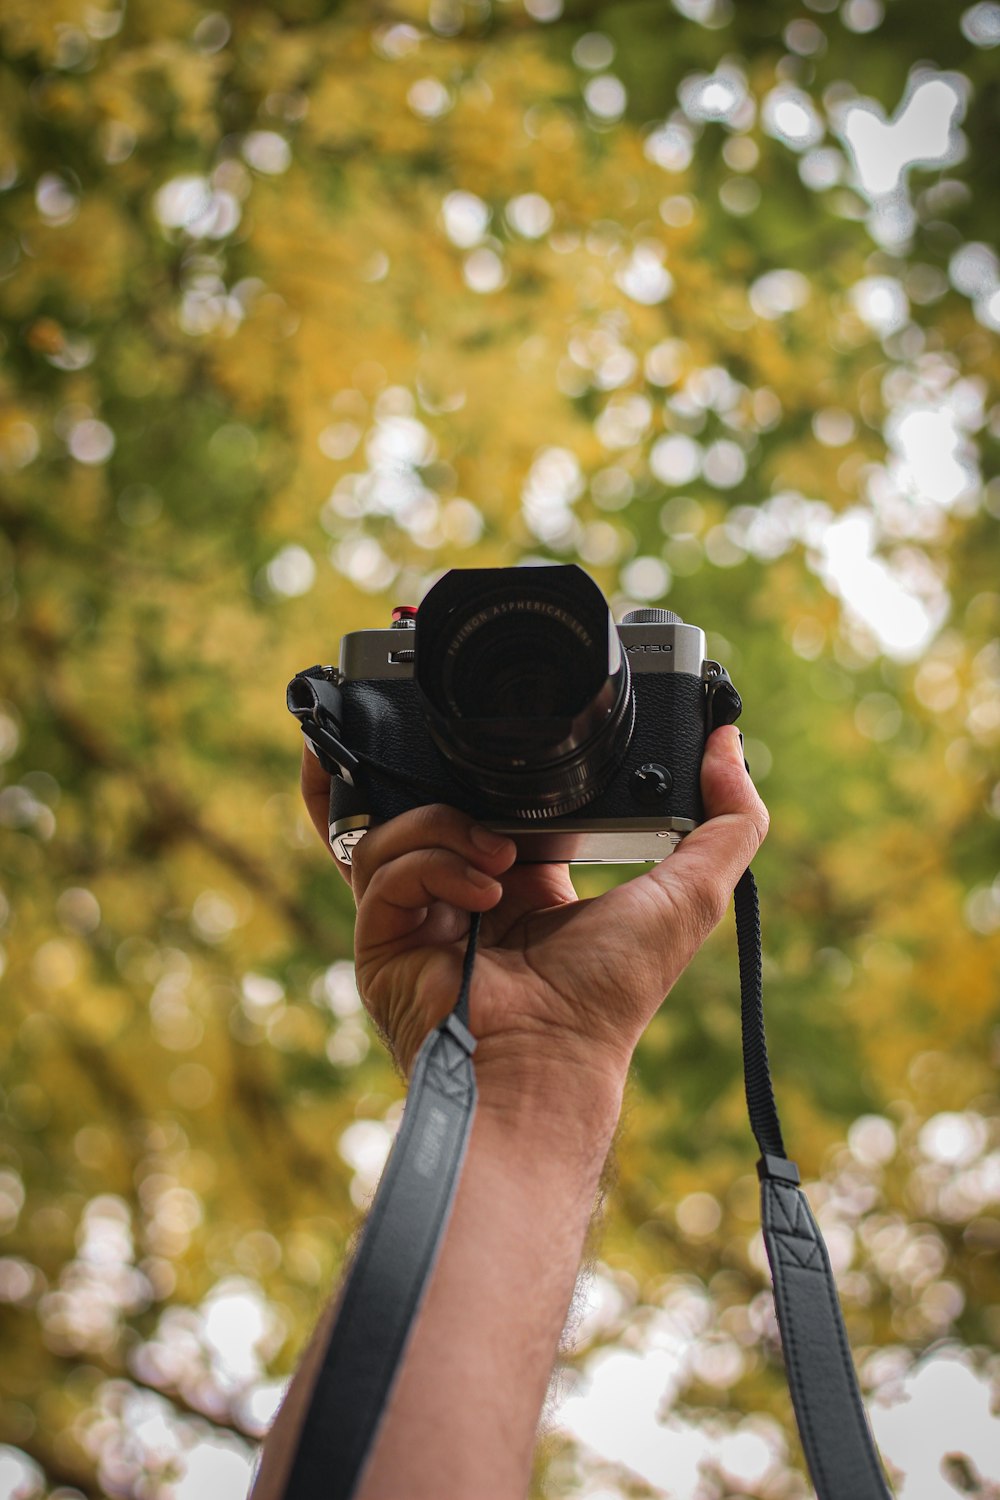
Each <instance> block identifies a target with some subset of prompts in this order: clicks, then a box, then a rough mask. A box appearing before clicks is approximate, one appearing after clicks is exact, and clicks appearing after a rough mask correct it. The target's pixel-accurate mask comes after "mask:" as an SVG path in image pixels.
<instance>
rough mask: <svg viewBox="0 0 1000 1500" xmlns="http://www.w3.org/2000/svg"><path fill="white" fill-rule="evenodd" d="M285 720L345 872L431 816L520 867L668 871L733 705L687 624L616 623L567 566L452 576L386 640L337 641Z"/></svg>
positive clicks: (297, 692) (302, 677) (641, 618)
mask: <svg viewBox="0 0 1000 1500" xmlns="http://www.w3.org/2000/svg"><path fill="white" fill-rule="evenodd" d="M288 706H289V708H290V710H291V711H292V713H294V714H295V715H296V717H298V718H299V720H300V722H301V724H302V729H303V732H304V734H305V736H306V739H307V740H308V742H309V744H310V746H311V748H312V749H313V750H314V751H315V753H316V754H317V755H318V756H319V758H320V760H321V761H322V762H323V764H324V766H325V767H326V769H327V770H328V771H330V772H331V776H332V780H331V795H330V843H331V847H332V848H333V851H334V853H335V854H336V855H337V857H338V858H339V859H341V860H344V861H346V862H347V863H349V862H350V857H351V850H352V848H353V846H354V845H355V844H356V843H357V842H358V840H359V839H360V838H361V837H363V835H364V833H365V832H366V831H367V829H368V828H369V827H370V826H371V825H372V824H373V823H382V822H385V821H386V820H387V819H389V818H392V817H395V816H396V815H397V814H399V813H401V812H405V811H406V810H407V809H409V808H412V807H417V806H420V805H422V804H426V803H428V802H445V803H449V804H450V805H452V806H454V807H458V808H460V809H462V810H463V811H465V812H467V813H470V814H471V815H473V816H474V817H476V818H477V819H478V820H479V821H480V822H483V823H485V824H487V825H488V826H489V827H491V828H495V829H496V830H498V831H500V832H503V833H505V834H508V835H509V836H510V837H512V838H513V839H514V840H515V842H516V844H517V846H518V858H519V859H520V860H522V861H532V862H548V861H553V862H571V863H573V862H576V863H615V864H617V863H629V862H649V861H657V860H661V859H664V858H665V857H666V856H667V855H668V854H670V853H671V852H672V851H673V849H674V848H675V847H676V845H677V843H678V842H679V841H680V839H681V838H682V837H683V836H684V834H685V833H689V832H690V831H691V830H692V829H694V828H695V827H696V826H697V825H698V823H699V822H700V821H701V820H702V818H703V817H704V810H703V807H702V802H701V794H700V790H699V774H700V769H701V760H702V754H703V750H704V744H705V739H706V736H707V734H708V733H709V732H710V730H711V729H712V728H715V727H716V725H718V724H723V723H732V722H733V721H734V720H735V719H736V717H737V716H738V714H739V712H740V709H741V704H740V700H739V695H738V694H737V693H736V690H735V688H733V686H732V683H731V682H730V680H729V677H728V675H727V673H726V672H725V671H724V670H723V669H722V668H721V667H720V666H719V665H718V663H716V662H714V661H711V660H709V659H707V658H706V654H705V637H704V633H703V632H702V631H701V630H700V629H699V628H698V627H697V626H694V625H687V624H684V622H683V621H681V620H680V619H679V618H678V617H677V616H676V615H674V614H672V613H671V612H670V611H668V610H663V609H637V610H632V611H631V612H630V613H628V614H627V615H626V616H625V617H624V619H623V620H622V622H621V624H620V625H617V626H616V625H615V623H614V621H613V620H612V618H611V615H610V611H609V610H608V607H607V604H606V602H605V600H604V598H603V595H602V594H601V592H600V590H599V589H598V587H597V585H596V584H595V583H593V581H592V580H591V579H590V578H589V577H588V576H587V575H586V574H585V573H584V572H583V571H582V569H580V568H577V567H575V566H573V565H554V566H551V567H548V566H545V567H521V568H495V569H485V568H483V569H467V570H460V569H454V570H452V571H451V572H450V573H447V574H445V575H444V577H443V578H442V579H441V580H439V582H438V583H437V584H435V585H434V587H433V588H432V589H431V590H430V591H429V593H428V594H427V596H426V598H425V600H424V602H423V603H422V604H421V606H420V608H419V610H413V609H409V608H407V607H399V608H397V609H396V610H394V611H393V623H392V625H391V626H390V627H389V628H388V629H384V630H361V631H354V632H352V633H350V634H348V635H346V636H345V637H344V638H343V640H342V642H341V648H340V661H339V666H338V667H336V668H333V667H314V668H310V669H309V670H308V671H307V672H306V673H300V674H299V676H298V677H296V678H295V679H293V682H292V683H291V684H290V685H289V691H288Z"/></svg>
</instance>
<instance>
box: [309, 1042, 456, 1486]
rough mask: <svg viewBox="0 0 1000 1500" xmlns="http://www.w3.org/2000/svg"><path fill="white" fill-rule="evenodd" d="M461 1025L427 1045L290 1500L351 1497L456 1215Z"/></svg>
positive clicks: (329, 1352) (327, 1360)
mask: <svg viewBox="0 0 1000 1500" xmlns="http://www.w3.org/2000/svg"><path fill="white" fill-rule="evenodd" d="M462 1029H464V1028H461V1029H459V1030H456V1029H455V1028H454V1027H451V1028H450V1029H449V1023H448V1022H447V1021H446V1022H445V1023H444V1024H443V1025H442V1026H441V1027H439V1028H438V1030H436V1031H432V1032H431V1034H430V1036H429V1037H428V1038H427V1040H426V1041H425V1042H424V1045H423V1047H422V1048H421V1050H420V1053H419V1055H418V1058H417V1062H416V1065H415V1067H414V1070H413V1077H412V1080H411V1082H410V1091H409V1095H408V1097H407V1102H406V1109H405V1111H404V1113H403V1120H402V1124H401V1125H400V1128H399V1134H398V1136H397V1138H396V1141H395V1144H394V1146H393V1149H392V1153H391V1155H390V1157H389V1162H388V1165H387V1166H386V1169H385V1172H384V1173H383V1175H382V1180H381V1182H380V1183H379V1188H378V1192H377V1193H376V1195H375V1201H374V1204H373V1205H372V1209H371V1212H370V1214H369V1216H368V1221H367V1223H366V1225H365V1229H364V1233H363V1235H362V1238H361V1243H360V1245H359V1247H358V1251H357V1255H356V1256H355V1259H354V1263H353V1265H352V1267H351V1270H350V1273H349V1275H348V1278H347V1282H346V1284H345V1287H344V1292H343V1296H342V1299H341V1305H340V1310H339V1313H338V1315H337V1321H336V1323H335V1325H334V1327H333V1330H332V1332H331V1335H330V1341H329V1344H328V1345H327V1349H326V1353H325V1355H324V1359H323V1365H322V1367H321V1370H320V1373H319V1375H318V1377H317V1380H316V1385H315V1387H314V1390H313V1395H312V1400H311V1403H310V1406H309V1410H308V1412H307V1414H306V1419H305V1422H304V1424H303V1428H302V1433H301V1436H300V1438H299V1445H298V1449H297V1451H296V1456H295V1461H294V1464H293V1466H292V1471H291V1474H290V1477H289V1480H288V1484H287V1487H286V1490H285V1496H286V1500H348V1497H349V1496H350V1495H351V1494H352V1493H353V1492H354V1490H355V1488H356V1486H357V1483H358V1481H359V1479H360V1477H361V1473H362V1471H363V1469H364V1465H365V1462H366V1459H367V1458H368V1456H369V1454H370V1452H371V1450H372V1446H373V1444H374V1440H375V1436H376V1433H377V1430H378V1424H379V1421H380V1419H381V1417H382V1414H383V1412H384V1411H385V1409H386V1407H387V1405H388V1402H389V1396H390V1393H391V1390H392V1385H393V1382H394V1378H395V1375H396V1372H397V1370H398V1369H399V1367H400V1365H401V1364H402V1361H403V1355H404V1352H405V1348H406V1343H407V1339H408V1337H409V1334H410V1330H411V1328H412V1326H413V1324H414V1322H415V1320H416V1316H417V1312H418V1310H419V1307H420V1303H421V1301H422V1300H423V1294H424V1291H425V1289H426V1287H427V1285H428V1283H429V1281H430V1275H431V1271H432V1269H433V1266H434V1262H435V1260H436V1258H437V1253H438V1249H439V1246H440V1242H441V1238H442V1236H443V1233H444V1229H445V1226H446V1224H447V1223H448V1218H449V1215H450V1212H451V1204H452V1200H453V1198H454V1194H455V1189H456V1187H457V1184H458V1179H459V1175H460V1173H461V1169H462V1163H463V1161H464V1159H465V1152H466V1148H467V1145H468V1140H469V1132H470V1130H471V1126H472V1119H473V1115H474V1113H475V1106H476V1080H475V1073H474V1071H473V1067H472V1057H471V1055H470V1051H469V1049H468V1047H467V1046H463V1045H462V1044H461V1042H460V1040H459V1039H458V1038H459V1037H460V1036H461V1030H462ZM469 1041H470V1042H471V1038H469ZM472 1045H474V1043H473V1044H472Z"/></svg>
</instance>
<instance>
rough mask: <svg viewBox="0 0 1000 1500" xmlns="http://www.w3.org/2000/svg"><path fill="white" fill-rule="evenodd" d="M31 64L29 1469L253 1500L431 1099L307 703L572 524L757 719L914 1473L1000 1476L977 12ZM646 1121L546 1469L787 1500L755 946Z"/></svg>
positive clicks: (19, 1134) (19, 1054)
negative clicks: (403, 1073)
mask: <svg viewBox="0 0 1000 1500" xmlns="http://www.w3.org/2000/svg"><path fill="white" fill-rule="evenodd" d="M0 44H2V56H0V317H2V320H3V332H2V334H0V350H2V371H0V655H2V668H0V758H2V760H3V778H2V785H0V851H2V853H0V871H2V895H0V919H2V928H0V940H2V948H0V954H2V965H0V966H2V967H3V968H4V969H5V973H4V975H3V981H2V987H3V996H4V998H3V1004H2V1012H0V1029H2V1054H3V1062H2V1084H3V1091H2V1095H0V1102H2V1106H3V1115H2V1132H0V1342H2V1348H3V1360H2V1369H0V1393H2V1405H0V1444H2V1445H3V1446H0V1497H3V1500H14V1497H17V1500H41V1497H52V1500H55V1497H59V1500H79V1497H81V1496H82V1497H85V1500H96V1497H113V1500H118V1497H121V1500H239V1497H242V1496H243V1495H244V1494H245V1492H246V1489H247V1485H248V1482H249V1475H250V1465H251V1463H252V1459H253V1455H254V1452H255V1449H256V1446H257V1443H258V1440H259V1438H260V1436H261V1435H262V1434H263V1433H264V1432H265V1431H266V1429H267V1426H268V1423H269V1421H270V1420H271V1417H272V1415H273V1412H274V1410H275V1407H276V1405H277V1403H278V1401H279V1399H280V1396H281V1392H282V1390H283V1385H284V1382H285V1380H286V1379H287V1376H288V1373H289V1372H290V1370H291V1369H292V1368H293V1367H294V1364H295V1361H296V1358H297V1355H298V1352H299V1350H300V1349H301V1347H302V1344H303V1342H304V1340H305V1338H306V1336H307V1333H308V1331H309V1329H310V1328H311V1325H312V1323H313V1321H314V1319H315V1318H316V1316H317V1313H318V1311H319V1309H320V1306H321V1305H322V1303H323V1302H324V1301H325V1299H326V1296H327V1294H328V1291H329V1289H330V1287H331V1285H332V1284H333V1283H335V1282H336V1280H337V1278H338V1276H339V1274H340V1271H341V1267H342V1263H343V1259H344V1255H345V1250H346V1247H347V1245H348V1243H349V1239H350V1236H351V1234H352V1232H353V1231H354V1229H355V1228H356V1226H357V1224H358V1222H359V1219H360V1216H361V1214H362V1212H363V1210H364V1207H365V1205H366V1203H367V1202H368V1200H369V1197H370V1194H371V1192H372V1189H373V1187H374V1184H375V1182H376V1181H377V1178H378V1175H379V1172H380V1169H381V1165H382V1163H383V1161H384V1157H385V1153H386V1151H387V1149H388V1145H389V1142H390V1140H391V1136H392V1132H393V1130H394V1128H395V1126H396V1123H397V1122H398V1119H399V1116H400V1110H401V1101H402V1087H401V1084H400V1081H399V1080H398V1078H397V1077H396V1076H395V1074H394V1073H393V1070H392V1068H391V1066H390V1065H389V1063H388V1061H387V1060H386V1057H385V1055H384V1054H383V1052H382V1050H381V1048H380V1047H379V1045H378V1043H377V1041H376V1040H375V1039H374V1038H373V1036H372V1034H371V1033H370V1031H369V1029H368V1027H367V1025H366V1022H365V1019H364V1017H363V1015H362V1013H361V1011H360V1008H359V1002H358V997H357V992H356V990H355V987H354V981H353V975H352V966H351V930H352V917H353V907H352V903H351V901H350V897H349V893H348V891H347V889H346V887H345V886H344V885H343V883H342V882H341V881H340V879H339V878H338V876H337V875H336V872H335V871H334V869H333V867H332V865H331V864H330V862H329V859H328V857H327V856H326V854H325V853H324V851H323V849H322V847H321V846H320V844H319V842H318V840H317V839H316V837H315V834H314V833H313V831H312V829H311V827H308V826H307V823H306V819H305V816H304V814H303V812H302V810H301V808H300V804H299V801H298V795H297V776H298V759H299V751H300V737H299V735H298V733H297V731H296V728H295V725H294V724H293V722H292V720H291V719H290V718H289V717H288V715H287V714H286V712H285V709H284V685H285V683H286V681H287V679H288V678H289V677H290V676H291V675H292V674H293V673H294V672H295V671H297V670H298V669H299V668H301V667H304V666H307V665H309V664H311V663H313V662H315V661H328V660H336V652H337V643H338V641H339V637H340V635H341V634H342V633H343V632H344V631H346V630H348V629H358V628H362V627H369V626H376V625H382V624H385V623H386V622H387V620H388V615H389V610H390V609H391V607H392V605H393V604H396V603H416V602H418V601H419V599H420V598H421V596H422V594H423V593H424V591H425V590H426V589H427V587H428V586H429V585H430V583H431V582H433V580H434V579H435V578H436V577H437V576H439V574H440V573H441V571H442V570H444V569H446V568H448V567H452V566H471V565H477V566H482V565H495V564H511V563H514V562H518V561H524V562H530V561H532V560H536V559H542V560H564V561H578V562H580V563H582V564H583V565H584V566H585V567H586V568H587V569H588V570H589V571H590V572H591V573H592V575H593V576H594V577H595V578H596V579H597V581H598V582H599V583H600V584H601V586H602V588H603V589H604V590H605V592H606V594H607V596H608V598H609V599H610V600H611V601H612V604H613V607H614V609H615V611H616V614H620V612H621V611H622V610H624V609H625V608H628V607H630V606H633V605H636V604H660V603H663V604H665V605H667V606H668V607H670V608H672V609H675V610H676V611H677V612H678V613H680V614H681V615H682V616H683V617H684V618H685V619H687V620H689V621H692V622H693V623H696V624H699V625H701V626H702V627H703V628H704V629H705V630H706V631H707V633H708V640H709V649H710V653H711V654H712V655H713V656H716V657H718V658H719V659H720V660H721V661H723V662H724V663H725V664H726V665H727V666H728V668H729V669H730V671H731V673H732V675H733V678H734V679H735V680H736V682H737V684H738V686H739V687H740V689H741V691H742V693H743V696H744V700H745V704H746V709H745V714H744V719H743V728H744V730H745V732H746V735H747V739H748V754H749V759H750V763H751V766H752V768H753V770H754V772H755V775H756V778H757V780H758V783H759V785H760V788H761V791H762V793H763V794H764V796H765V798H766V799H767V801H768V802H769V804H770V807H771V811H772V816H773V830H772V833H771V837H770V839H769V841H768V843H767V845H766V847H765V849H764V850H763V851H762V854H761V855H760V857H759V859H758V861H757V873H758V880H759V883H760V886H761V890H762V902H763V913H764V942H765V966H766V967H765V973H766V985H767V1001H768V1017H769V1028H770V1034H771V1053H772V1061H773V1066H774V1072H775V1080H776V1089H777V1095H778V1100H779V1104H780V1107H781V1110H782V1116H783V1119H784V1121H785V1125H786V1138H787V1139H788V1140H789V1142H790V1149H791V1154H792V1155H794V1156H795V1157H797V1159H798V1160H799V1162H800V1164H801V1166H802V1169H803V1173H804V1176H805V1178H806V1180H807V1183H808V1188H809V1193H810V1197H811V1200H812V1202H813V1205H814V1207H815V1209H816V1210H817V1212H818V1216H819V1218H820V1220H821V1222H822V1225H823V1228H824V1230H825V1233H826V1236H827V1242H828V1244H829V1247H830V1251H831V1255H832V1257H833V1261H834V1264H835V1267H836V1269H837V1272H838V1277H839V1282H840V1287H841V1291H842V1297H843V1302H844V1307H845V1313H846V1318H847V1323H848V1326H849V1330H850V1334H851V1338H852V1342H853V1345H854V1350H855V1354H856V1358H857V1363H858V1366H859V1369H860V1372H861V1377H862V1381H863V1385H864V1388H865V1390H866V1393H867V1394H868V1395H869V1397H870V1402H871V1407H872V1415H873V1422H874V1426H875V1430H876V1433H877V1435H878V1437H879V1440H880V1442H881V1444H882V1448H883V1452H884V1455H885V1457H886V1459H887V1461H888V1462H889V1463H890V1466H891V1469H892V1472H893V1474H894V1476H895V1478H896V1482H897V1484H898V1493H899V1495H900V1496H901V1497H904V1500H949V1497H953V1496H956V1495H974V1496H980V1497H986V1496H994V1497H995V1496H997V1495H998V1494H1000V1488H998V1484H1000V1419H998V1418H997V1417H996V1415H994V1414H993V1413H992V1404H993V1402H994V1401H995V1398H996V1394H997V1390H998V1384H1000V1358H998V1356H997V1354H996V1353H995V1350H996V1347H997V1343H998V1340H1000V1312H998V1302H1000V1261H998V1257H997V1251H998V1249H1000V1118H998V1117H1000V1105H998V1096H997V1084H996V1065H997V1062H998V1060H1000V1030H998V1016H997V1008H996V992H997V988H996V978H997V972H998V968H1000V964H998V957H1000V878H998V874H997V872H998V868H1000V851H998V822H997V820H998V818H1000V784H998V783H997V779H996V778H997V764H998V762H997V747H998V742H1000V671H998V667H1000V647H998V644H997V640H996V636H997V631H998V625H1000V595H998V591H997V590H998V584H1000V548H998V546H997V518H998V517H1000V480H998V479H997V478H995V477H993V478H991V477H990V476H991V474H994V473H995V463H996V456H997V449H998V441H1000V405H998V404H997V375H998V372H1000V358H998V346H997V340H996V333H997V330H998V328H1000V262H998V257H997V253H996V249H995V239H996V232H997V217H996V215H997V203H998V201H1000V180H998V179H1000V153H998V151H997V140H998V126H1000V107H998V101H1000V81H998V80H1000V71H998V69H997V59H998V56H1000V52H998V51H997V48H998V46H1000V5H998V4H996V3H992V0H981V3H976V4H973V5H971V6H970V7H967V8H963V7H962V6H961V5H960V6H950V5H941V4H939V3H937V0H884V3H883V0H801V3H785V0H773V3H771V0H768V3H765V0H738V3H737V0H673V3H667V0H614V3H609V0H431V3H424V0H379V3H371V4H358V3H347V0H344V3H336V0H273V3H271V4H270V5H261V4H258V3H255V0H240V3H232V4H224V5H220V6H218V7H217V8H214V9H212V8H209V7H208V6H207V5H204V6H203V5H200V4H197V3H194V0H155V3H154V0H127V3H126V0H122V3H121V4H120V5H119V4H117V3H115V0H4V4H3V7H2V10H0ZM629 873H632V872H630V871H628V870H614V871H609V870H593V869H592V870H584V871H578V872H577V874H576V879H577V883H578V886H579V888H580V889H581V890H582V891H586V892H593V891H596V890H599V889H600V888H601V887H602V885H603V884H606V883H607V882H609V881H611V880H615V879H620V878H625V877H626V876H627V875H628V874H629ZM616 1154H617V1166H616V1180H615V1181H614V1184H613V1187H612V1188H611V1190H610V1194H609V1198H608V1202H607V1205H606V1210H605V1215H604V1220H603V1226H602V1228H601V1229H600V1231H599V1232H598V1233H597V1234H596V1235H595V1239H594V1244H593V1248H592V1254H593V1275H592V1279H591V1281H590V1283H589V1288H588V1289H586V1290H585V1291H582V1292H581V1295H580V1298H579V1305H578V1307H577V1308H576V1311H575V1315H574V1319H573V1323H574V1330H573V1337H572V1338H571V1339H570V1338H568V1339H567V1347H566V1350H565V1362H564V1366H563V1368H562V1369H561V1371H560V1372H559V1374H558V1379H557V1382H556V1396H557V1397H558V1400H557V1399H555V1398H554V1399H553V1402H552V1403H551V1409H550V1411H549V1414H548V1417H547V1420H546V1436H545V1439H544V1442H543V1444H542V1446H541V1448H540V1452H539V1460H538V1465H537V1472H536V1476H535V1480H534V1494H535V1495H536V1496H549V1497H563V1496H565V1497H569V1496H573V1497H585V1500H625V1497H643V1496H645V1497H651V1496H655V1497H660V1496H670V1497H677V1500H735V1497H744V1500H745V1497H758V1500H796V1497H804V1496H808V1495H810V1494H811V1493H812V1491H811V1489H810V1487H809V1485H808V1482H807V1480H806V1478H805V1474H804V1468H803V1463H802V1458H801V1453H800V1450H799V1446H798V1442H797V1439H796V1437H795V1434H794V1428H793V1427H792V1425H791V1420H790V1412H789V1403H788V1397H787V1393H786V1389H785V1384H784V1377H783V1371H782V1366H781V1361H780V1353H779V1349H778V1345H777V1341H776V1335H775V1324H774V1318H773V1311H772V1304H771V1295H770V1290H769V1283H768V1280H767V1276H766V1270H765V1263H764V1258H763V1253H762V1245H761V1239H760V1236H759V1233H758V1223H757V1213H758V1209H757V1192H756V1180H755V1176H754V1159H755V1154H756V1153H755V1150H754V1148H753V1142H752V1139H751V1136H750V1133H749V1129H748V1126H747V1123H746V1119H745V1114H744V1104H743V1098H742V1076H741V1069H740V1055H739V1025H738V982H737V972H736V957H735V944H734V939H733V935H732V930H731V925H730V923H728V922H727V923H725V924H724V925H723V928H722V929H720V931H719V932H718V933H717V934H716V935H715V937H714V938H713V940H712V941H711V943H710V944H709V946H708V947H707V948H706V950H705V951H704V952H703V953H702V954H701V955H700V957H699V958H698V960H697V962H696V963H695V965H694V966H693V968H692V970H691V971H690V972H689V973H688V975H686V976H685V978H684V980H683V982H682V983H681V984H679V985H678V986H677V988H676V990H675V991H674V993H673V994H672V996H671V998H670V1000H669V1002H668V1003H667V1004H666V1006H665V1007H664V1009H663V1011H662V1013H661V1014H660V1016H659V1017H658V1018H657V1020H656V1021H655V1022H654V1024H653V1025H652V1026H651V1028H650V1030H649V1033H648V1035H647V1036H646V1038H645V1040H644V1042H643V1044H642V1046H641V1048H640V1051H639V1054H638V1057H637V1060H636V1066H635V1070H634V1078H633V1082H632V1085H631V1090H630V1095H629V1103H628V1106H627V1110H626V1114H625V1118H624V1122H623V1126H622V1129H621V1134H620V1139H619V1142H618V1146H617V1153H616Z"/></svg>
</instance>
